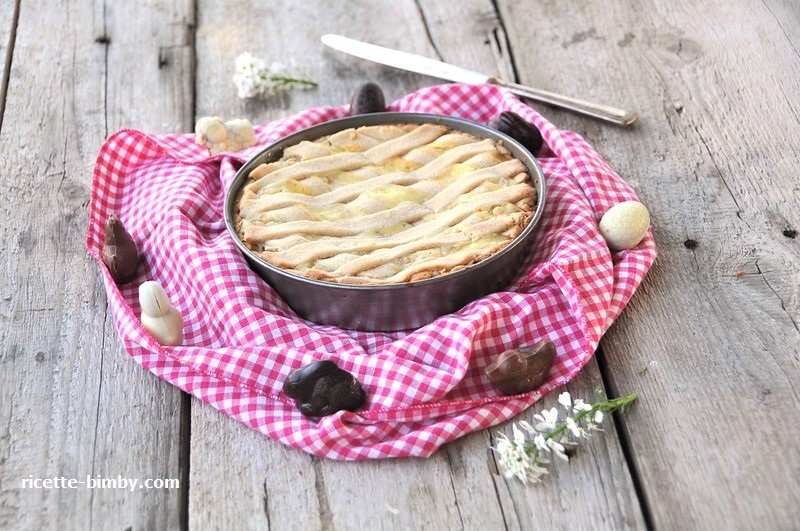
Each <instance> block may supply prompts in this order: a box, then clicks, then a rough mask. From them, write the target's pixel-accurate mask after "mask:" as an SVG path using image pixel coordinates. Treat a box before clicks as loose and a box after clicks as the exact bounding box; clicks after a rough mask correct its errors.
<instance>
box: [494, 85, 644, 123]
mask: <svg viewBox="0 0 800 531" xmlns="http://www.w3.org/2000/svg"><path fill="white" fill-rule="evenodd" d="M488 81H489V83H491V84H493V85H497V86H500V87H504V88H506V89H508V90H509V91H511V92H512V93H514V94H516V95H517V96H522V97H523V98H529V99H531V100H534V101H538V102H541V103H547V104H549V105H552V106H554V107H560V108H562V109H567V110H569V111H572V112H575V113H578V114H583V115H585V116H591V117H592V118H597V119H599V120H604V121H606V122H610V123H612V124H614V125H619V126H622V127H627V126H629V125H631V124H632V123H633V122H635V121H636V120H637V119H638V118H639V115H638V114H636V113H635V112H628V111H625V110H623V109H617V108H616V107H611V106H609V105H602V104H599V103H592V102H590V101H584V100H579V99H577V98H571V97H569V96H563V95H561V94H556V93H554V92H548V91H546V90H541V89H535V88H531V87H526V86H525V85H520V84H518V83H511V82H509V81H503V80H502V79H498V78H496V77H491V78H489V80H488Z"/></svg>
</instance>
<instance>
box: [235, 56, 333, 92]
mask: <svg viewBox="0 0 800 531" xmlns="http://www.w3.org/2000/svg"><path fill="white" fill-rule="evenodd" d="M233 84H234V85H236V89H237V91H238V93H239V97H240V98H242V99H245V98H256V97H259V96H265V95H268V94H273V93H275V92H277V91H278V90H281V89H290V88H300V89H309V88H312V87H316V86H317V82H316V81H312V80H311V79H306V78H304V77H300V75H299V74H296V73H290V72H289V68H288V67H287V66H286V65H284V64H283V63H272V64H271V65H270V66H267V64H266V63H265V62H264V61H262V60H261V59H259V58H258V57H254V56H253V55H252V54H250V53H247V52H245V53H243V54H240V55H239V56H238V57H236V70H235V71H234V73H233Z"/></svg>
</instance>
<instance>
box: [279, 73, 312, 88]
mask: <svg viewBox="0 0 800 531" xmlns="http://www.w3.org/2000/svg"><path fill="white" fill-rule="evenodd" d="M269 80H270V81H272V82H273V83H277V84H279V85H303V86H305V87H316V86H317V85H318V83H317V82H316V81H312V80H311V79H303V78H299V77H290V76H281V75H278V74H270V76H269Z"/></svg>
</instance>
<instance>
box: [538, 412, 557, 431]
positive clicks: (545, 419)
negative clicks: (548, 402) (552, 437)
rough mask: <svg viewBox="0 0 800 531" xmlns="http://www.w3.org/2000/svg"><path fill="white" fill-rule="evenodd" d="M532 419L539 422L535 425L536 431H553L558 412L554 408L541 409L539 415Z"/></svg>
mask: <svg viewBox="0 0 800 531" xmlns="http://www.w3.org/2000/svg"><path fill="white" fill-rule="evenodd" d="M533 418H535V419H536V420H538V421H539V423H538V424H537V425H536V431H549V430H553V429H555V427H556V422H558V410H557V409H556V408H552V409H550V410H547V409H543V410H542V413H541V414H536V415H534V416H533Z"/></svg>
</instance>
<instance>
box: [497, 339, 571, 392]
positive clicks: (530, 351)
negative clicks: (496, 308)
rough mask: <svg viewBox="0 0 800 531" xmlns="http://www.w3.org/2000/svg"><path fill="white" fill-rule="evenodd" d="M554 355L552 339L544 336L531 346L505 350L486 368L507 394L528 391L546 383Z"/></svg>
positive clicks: (498, 386) (500, 388)
mask: <svg viewBox="0 0 800 531" xmlns="http://www.w3.org/2000/svg"><path fill="white" fill-rule="evenodd" d="M555 359H556V349H555V347H554V346H553V343H551V342H550V341H548V340H546V339H543V340H541V341H539V342H538V343H536V344H534V345H533V346H530V347H520V348H515V349H509V350H506V351H505V352H503V353H501V354H500V355H499V356H497V358H496V359H495V360H494V361H493V362H492V363H491V364H489V365H488V366H487V367H486V371H485V372H486V376H488V377H489V380H490V381H491V382H492V383H493V384H494V385H495V386H496V387H497V388H498V389H499V390H500V391H501V392H502V393H503V394H505V395H516V394H520V393H528V392H530V391H533V390H534V389H536V388H537V387H539V386H540V385H542V383H544V381H545V380H546V379H547V375H548V373H549V372H550V368H551V367H552V366H553V362H554V361H555Z"/></svg>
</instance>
